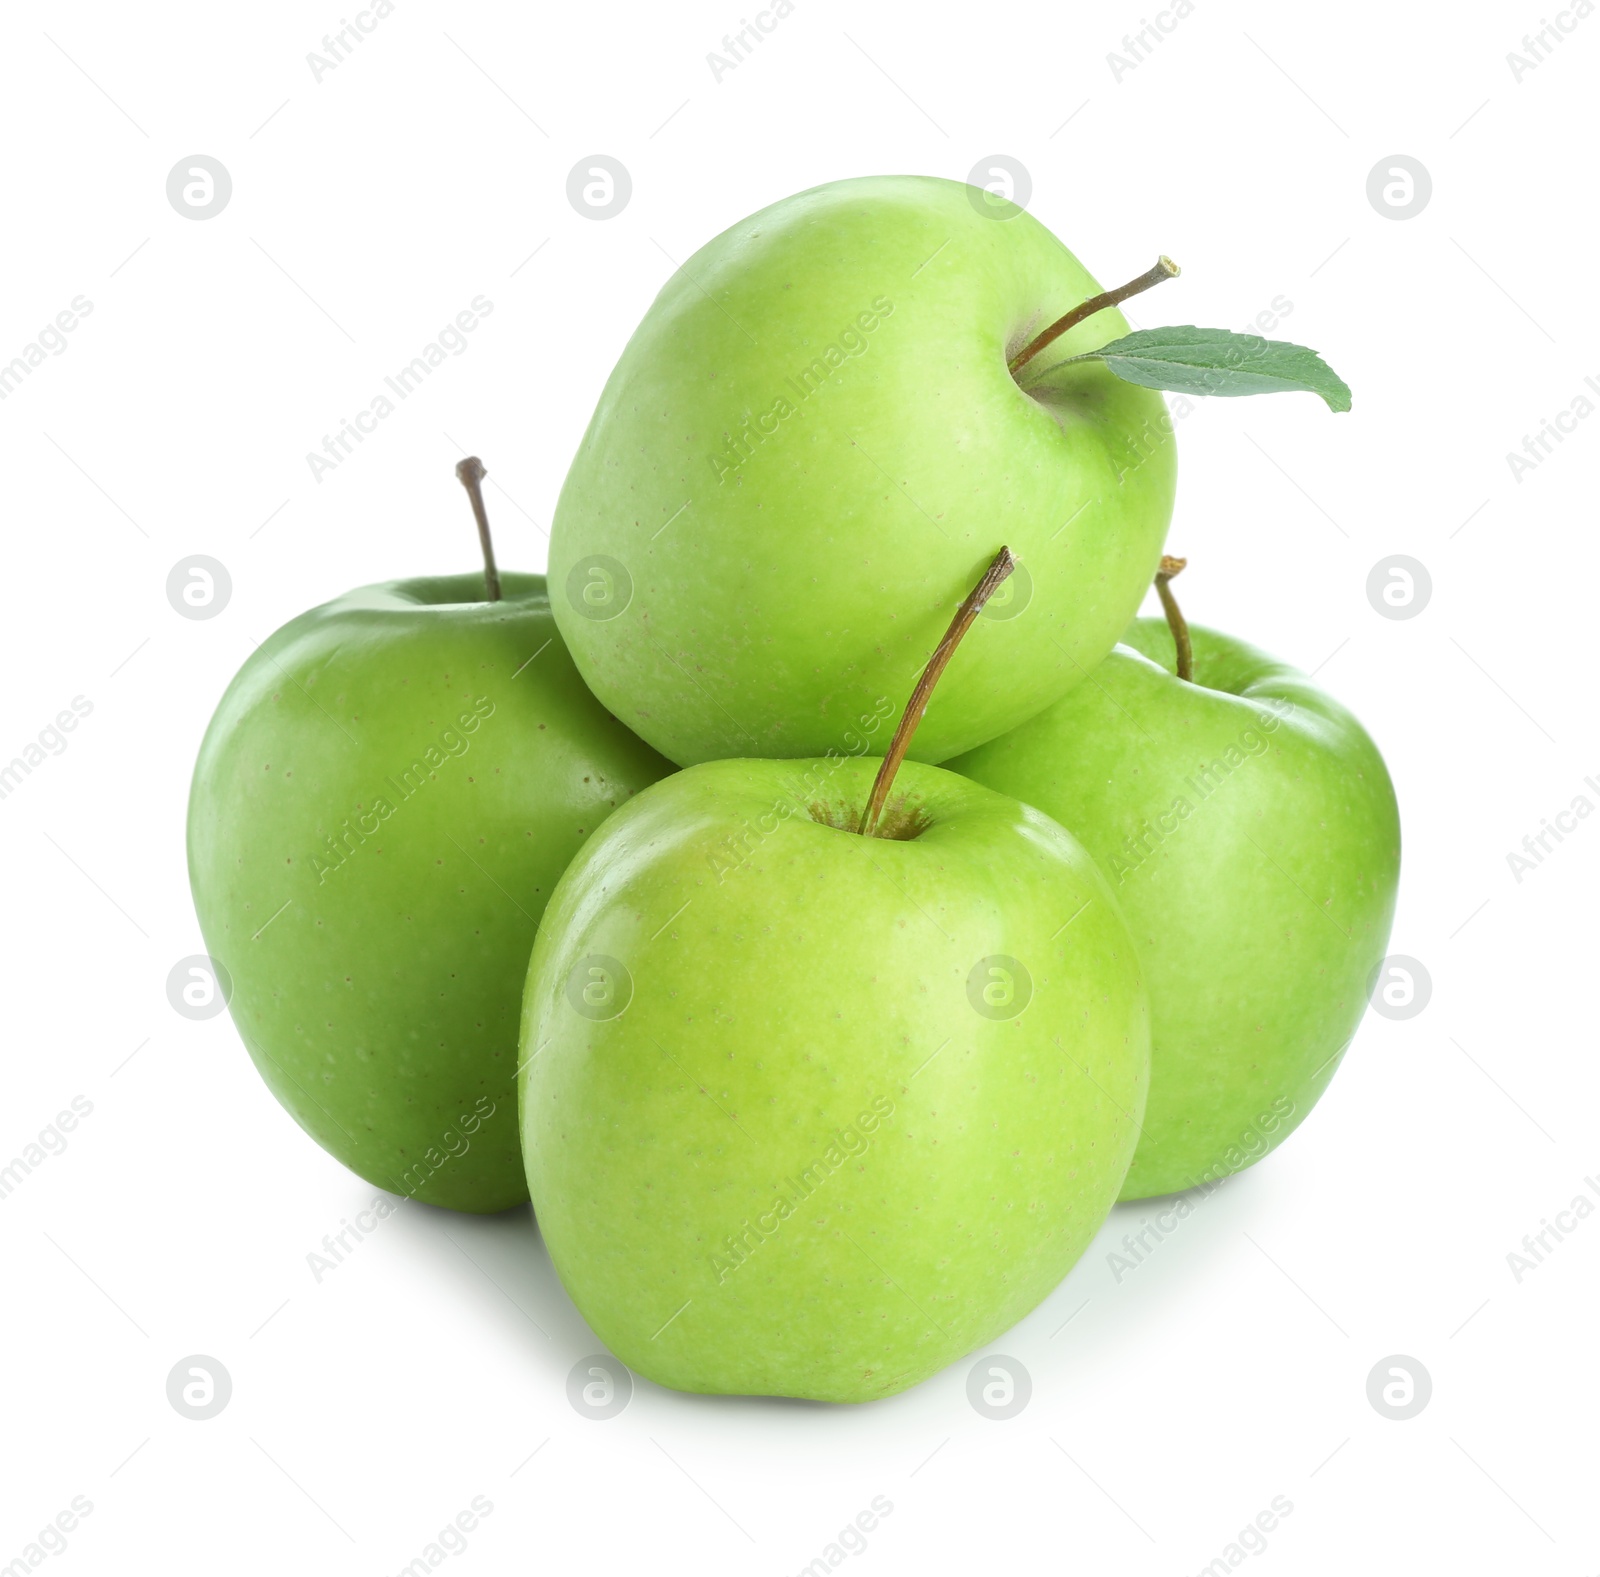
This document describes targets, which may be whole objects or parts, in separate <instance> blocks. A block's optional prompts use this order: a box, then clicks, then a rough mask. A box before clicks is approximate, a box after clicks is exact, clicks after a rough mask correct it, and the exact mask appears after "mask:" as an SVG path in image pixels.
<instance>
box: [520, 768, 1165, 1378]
mask: <svg viewBox="0 0 1600 1577" xmlns="http://www.w3.org/2000/svg"><path fill="white" fill-rule="evenodd" d="M876 768H877V763H876V762H875V761H872V760H868V759H861V758H850V757H844V758H839V757H836V758H833V759H831V760H812V761H720V762H711V763H707V764H704V765H700V766H696V767H692V768H690V769H688V770H687V771H684V772H681V773H679V774H677V775H676V776H674V777H671V778H668V779H666V780H665V781H664V782H662V783H658V784H657V785H655V787H654V788H651V789H647V790H646V791H645V792H644V793H642V794H640V795H639V796H638V797H637V798H636V799H634V800H633V801H632V802H630V803H629V804H628V805H626V806H624V807H623V808H622V809H621V810H619V811H618V812H617V813H616V815H615V816H613V817H612V818H611V819H610V820H609V821H608V822H607V823H606V824H605V825H604V826H603V827H602V828H601V829H600V831H599V833H598V834H597V835H596V836H595V837H594V838H592V839H591V840H590V841H589V842H588V843H587V844H586V845H585V846H584V848H583V850H582V851H581V852H580V854H579V855H578V857H577V858H576V859H575V860H574V862H573V863H572V865H571V866H570V867H569V868H568V870H567V873H566V875H565V876H564V877H563V878H562V880H561V883H560V885H559V886H558V887H557V889H556V892H555V895H554V896H553V897H552V899H551V901H550V907H549V910H548V911H547V919H546V923H545V924H544V925H543V926H542V927H541V928H540V931H539V939H538V942H537V943H536V944H535V947H534V951H533V958H532V960H531V963H530V966H529V971H528V984H527V990H526V993H525V996H524V1003H523V1031H522V1046H523V1051H522V1061H523V1073H522V1075H521V1091H520V1096H521V1112H522V1130H523V1152H524V1155H525V1157H526V1160H527V1166H528V1183H529V1187H530V1190H531V1192H532V1195H533V1201H534V1209H535V1212H536V1213H537V1216H538V1219H539V1223H540V1226H541V1229H542V1231H543V1233H544V1237H545V1242H546V1244H547V1245H548V1247H549V1251H550V1255H551V1258H552V1260H553V1262H554V1264H555V1268H556V1270H557V1272H558V1273H559V1275H560V1277H561V1280H562V1282H563V1284H564V1285H565V1286H566V1289H567V1291H568V1292H569V1293H570V1294H571V1296H572V1298H573V1301H574V1302H575V1303H576V1304H577V1306H578V1308H579V1310H580V1311H581V1312H582V1313H583V1315H584V1317H585V1318H586V1319H587V1320H588V1321H589V1323H590V1325H591V1326H592V1327H593V1329H594V1331H595V1333H596V1335H597V1336H599V1338H600V1339H601V1340H602V1341H603V1342H605V1343H606V1344H607V1346H608V1347H609V1348H610V1349H611V1350H612V1352H614V1353H615V1354H616V1355H617V1357H619V1358H620V1359H621V1360H622V1361H623V1362H624V1363H626V1364H628V1365H629V1366H630V1367H631V1368H633V1369H635V1370H636V1371H638V1372H639V1373H641V1374H643V1375H645V1376H647V1377H648V1378H649V1379H651V1380H654V1381H657V1382H658V1383H660V1384H662V1385H668V1386H673V1387H675V1388H677V1389H679V1390H685V1391H701V1392H713V1393H731V1394H743V1395H781V1396H793V1397H807V1398H813V1399H818V1400H824V1401H837V1402H856V1401H867V1400H870V1399H872V1398H874V1397H881V1396H888V1395H891V1394H893V1393H894V1392H896V1391H900V1390H903V1389H904V1388H905V1387H907V1386H909V1385H913V1384H915V1383H916V1382H917V1381H919V1380H922V1379H924V1378H925V1377H926V1376H928V1375H930V1374H933V1373H934V1372H935V1371H937V1370H938V1369H940V1368H942V1367H944V1366H945V1365H946V1364H948V1363H950V1362H951V1361H952V1360H954V1359H956V1358H959V1357H960V1356H961V1355H962V1354H964V1353H967V1352H970V1351H971V1350H972V1349H974V1348H976V1347H979V1346H981V1345H983V1344H984V1343H985V1342H987V1341H989V1340H990V1339H991V1338H992V1337H993V1336H995V1335H996V1334H997V1333H999V1332H1001V1331H1003V1330H1005V1329H1006V1328H1007V1327H1009V1326H1010V1325H1012V1324H1013V1323H1015V1321H1017V1320H1018V1319H1020V1318H1021V1317H1022V1316H1023V1315H1024V1314H1026V1313H1027V1312H1028V1311H1029V1310H1030V1309H1032V1308H1033V1307H1034V1306H1035V1305H1036V1304H1037V1303H1038V1302H1039V1301H1040V1299H1041V1298H1043V1297H1044V1296H1045V1295H1046V1294H1047V1293H1048V1292H1049V1291H1050V1290H1051V1288H1053V1287H1054V1286H1055V1285H1056V1283H1057V1282H1059V1281H1060V1279H1061V1277H1062V1276H1063V1275H1065V1273H1066V1271H1067V1270H1068V1268H1069V1267H1070V1266H1071V1265H1072V1264H1073V1262H1074V1261H1075V1260H1076V1259H1077V1258H1078V1256H1079V1255H1080V1254H1081V1253H1082V1252H1083V1249H1084V1247H1085V1245H1086V1244H1087V1243H1088V1242H1089V1240H1090V1239H1091V1238H1092V1236H1093V1235H1094V1233H1095V1231H1096V1229H1097V1228H1098V1227H1099V1226H1100V1224H1101V1222H1102V1220H1103V1219H1104V1217H1105V1215H1106V1213H1107V1211H1108V1210H1109V1208H1110V1206H1111V1203H1112V1200H1113V1199H1114V1197H1115V1195H1116V1192H1117V1189H1118V1187H1119V1186H1120V1184H1121V1182H1122V1178H1123V1174H1124V1172H1125V1171H1126V1168H1127V1165H1128V1159H1129V1157H1130V1156H1131V1154H1132V1152H1133V1145H1134V1142H1135V1139H1136V1136H1137V1132H1138V1121H1139V1117H1140V1114H1141V1112H1142V1109H1143V1106H1144V1098H1145V1087H1146V1080H1147V1077H1148V1006H1147V1003H1146V1000H1145V995H1144V987H1143V984H1142V981H1141V979H1140V974H1139V966H1138V962H1137V960H1136V958H1135V957H1134V953H1133V948H1132V946H1131V943H1130V941H1129V938H1128V933H1127V929H1126V927H1125V926H1124V924H1123V922H1122V919H1121V916H1120V915H1119V914H1118V913H1117V908H1116V904H1115V903H1114V901H1112V899H1111V898H1110V895H1109V892H1108V890H1107V888H1106V885H1105V882H1104V880H1103V879H1102V878H1101V876H1100V874H1099V872H1098V871H1097V870H1096V869H1095V867H1094V865H1093V863H1092V862H1091V861H1090V860H1089V858H1088V856H1087V855H1086V854H1085V853H1084V852H1083V850H1082V849H1081V848H1080V847H1079V846H1078V845H1077V844H1076V843H1075V842H1074V841H1073V840H1072V839H1071V838H1070V837H1069V836H1068V835H1067V834H1066V833H1064V832H1063V831H1062V830H1061V828H1059V827H1058V826H1056V825H1055V823H1053V822H1052V821H1050V820H1049V819H1048V818H1047V817H1045V816H1043V815H1040V814H1039V813H1038V812H1037V811H1034V810H1031V809H1029V808H1027V807H1025V806H1022V805H1019V804H1018V803H1017V802H1016V801H1014V800H1009V799H1006V798H1005V797H1004V796H1002V795H998V794H995V793H993V792H991V791H990V790H988V789H983V788H980V787H979V786H978V785H976V784H973V783H969V782H967V781H966V780H964V779H962V778H958V777H955V776H953V775H952V774H950V773H947V772H942V771H940V770H939V769H938V768H936V767H927V766H916V765H911V764H907V765H906V766H904V767H902V768H901V771H900V775H899V777H898V778H897V780H896V783H895V789H894V793H893V795H892V796H891V800H890V804H889V807H888V811H887V813H886V816H885V825H886V826H888V827H890V828H891V829H892V830H899V831H902V832H903V831H905V830H907V827H908V824H909V825H922V826H923V829H924V830H922V831H921V832H920V834H919V835H918V836H916V837H914V838H911V839H909V840H901V839H898V838H893V837H881V838H873V839H863V838H860V837H858V836H856V834H855V833H854V831H853V830H848V831H847V830H843V829H844V828H845V827H849V828H851V829H853V827H854V825H855V821H854V818H855V817H858V816H859V815H860V810H861V806H862V805H863V804H864V803H865V800H866V796H867V792H868V790H869V788H870V785H871V780H872V777H873V774H874V772H875V770H876ZM814 815H827V816H831V817H832V818H833V819H834V821H836V822H838V823H840V825H830V824H828V822H826V821H818V820H814V819H813V816H814ZM740 861H742V863H736V862H740ZM596 955H598V956H600V957H602V958H605V959H606V960H607V962H606V963H605V964H603V965H599V966H597V965H593V964H589V963H587V962H586V961H587V960H588V959H590V958H593V957H595V956H596ZM995 955H1003V956H1005V957H1008V958H1010V959H1012V960H1017V959H1020V960H1022V961H1023V962H1024V965H1025V967H1026V969H1027V970H1028V972H1029V974H1030V976H1031V997H1030V996H1029V994H1028V992H1027V990H1026V988H1025V987H1024V986H1023V985H1022V984H1021V976H1019V975H1016V974H1015V973H1014V972H1013V973H1012V974H1011V975H1010V977H1009V979H1010V980H1011V982H1012V995H1011V997H1010V1000H1009V1002H1007V999H1006V979H1007V977H1005V976H1001V975H990V974H989V973H988V972H987V970H984V971H982V972H981V973H980V985H981V984H983V983H990V984H991V985H992V988H993V989H994V991H995V993H996V995H995V996H994V997H993V998H991V999H990V1000H991V1001H994V1002H996V1003H997V1004H998V1005H997V1006H995V1007H994V1008H993V1009H992V1010H991V1011H992V1012H994V1013H997V1014H1003V1013H1010V1014H1012V1015H1013V1016H1006V1017H992V1016H988V1014H986V1013H984V1012H981V1011H980V1010H979V1009H978V1008H976V1007H975V1006H974V1002H975V1001H976V1000H979V999H978V998H974V997H972V996H970V995H969V987H968V980H969V976H971V975H972V974H973V971H974V968H975V965H978V964H979V963H980V962H984V963H986V962H987V961H988V960H989V959H991V958H993V957H994V956H995ZM619 965H620V969H619V967H618V966H619ZM596 968H598V969H599V970H600V973H598V974H591V973H590V971H591V970H593V969H596ZM624 972H625V973H624ZM585 982H588V983H589V987H590V991H591V998H590V1000H591V1002H593V1003H596V1004H598V1005H595V1006H591V1007H590V1008H589V1009H588V1010H587V1011H580V1010H579V1008H578V1006H577V1003H578V1001H579V1000H581V999H582V997H583V987H584V985H585ZM608 990H609V992H610V995H609V998H608V996H607V993H608ZM619 1004H620V1006H621V1011H620V1013H617V1016H615V1017H605V1016H603V1015H605V1014H608V1013H616V1012H617V1008H618V1006H619ZM1019 1004H1020V1010H1019ZM769 1229H770V1231H769ZM737 1234H745V1235H746V1236H745V1240H746V1246H745V1247H744V1248H742V1249H739V1248H736V1247H735V1246H734V1245H733V1242H732V1238H733V1236H734V1235H737ZM741 1261H742V1262H741Z"/></svg>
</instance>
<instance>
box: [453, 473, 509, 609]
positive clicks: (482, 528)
mask: <svg viewBox="0 0 1600 1577" xmlns="http://www.w3.org/2000/svg"><path fill="white" fill-rule="evenodd" d="M488 474H489V473H488V472H487V471H485V470H484V468H483V461H481V460H480V459H479V458H478V457H477V455H475V454H474V455H468V456H467V458H466V459H465V460H461V461H458V462H457V464H456V480H457V481H458V482H459V483H460V484H461V485H462V486H463V487H464V488H466V490H467V497H468V498H470V499H471V500H472V518H473V519H474V520H476V521H477V522H478V541H479V542H481V543H482V544H483V584H484V587H485V589H486V590H487V591H488V593H489V601H490V602H499V600H500V571H499V570H498V569H497V568H496V567H495V562H494V539H493V538H492V537H490V535H489V512H488V511H487V510H486V509H485V508H484V507H483V479H484V477H486V476H487V475H488Z"/></svg>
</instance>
